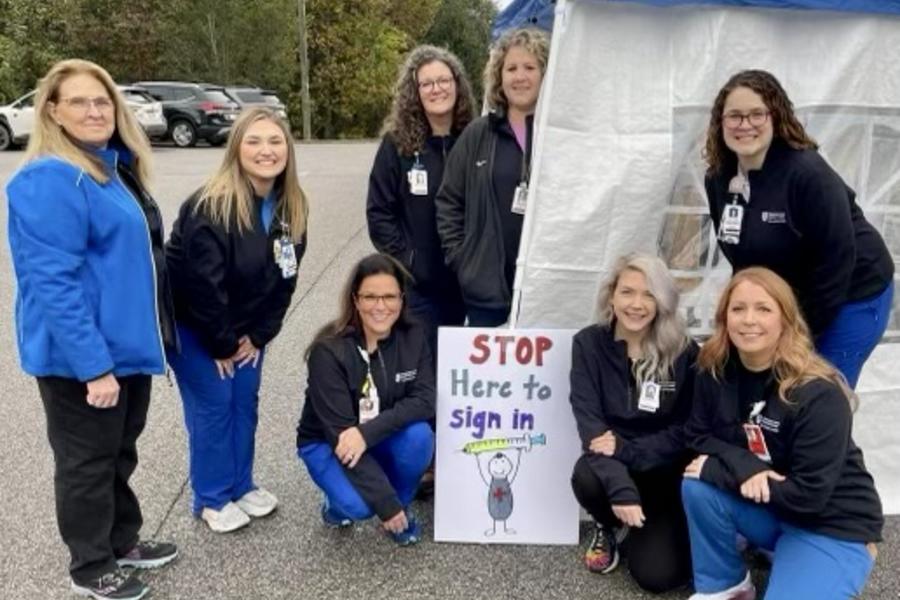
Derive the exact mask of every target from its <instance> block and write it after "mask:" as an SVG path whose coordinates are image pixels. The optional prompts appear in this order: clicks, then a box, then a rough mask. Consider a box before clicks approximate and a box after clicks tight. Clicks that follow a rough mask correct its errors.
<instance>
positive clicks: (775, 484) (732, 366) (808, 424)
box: [685, 359, 884, 543]
mask: <svg viewBox="0 0 900 600" xmlns="http://www.w3.org/2000/svg"><path fill="white" fill-rule="evenodd" d="M748 387H749V388H750V389H749V391H748V390H747V388H748ZM760 400H765V407H764V408H763V409H762V412H761V413H760V415H759V416H758V417H756V418H754V420H753V422H754V423H756V424H758V425H759V426H760V428H761V429H762V432H763V436H764V437H765V440H766V446H767V448H768V451H769V455H770V456H771V459H772V463H771V464H769V463H767V462H764V461H763V460H762V459H760V458H757V456H756V455H755V454H753V453H752V452H750V450H749V449H748V444H747V436H746V434H745V433H744V430H743V424H744V423H747V422H748V417H749V416H750V412H751V407H752V405H753V403H754V402H756V401H760ZM852 421H853V418H852V414H851V411H850V405H849V403H848V402H847V398H846V397H845V396H844V394H843V392H841V390H840V388H839V387H838V386H837V385H835V384H833V383H831V382H829V381H826V380H824V379H814V380H812V381H809V382H807V383H805V384H802V385H800V386H799V387H796V388H794V389H793V390H791V392H790V393H789V394H788V402H784V401H782V400H781V399H779V398H778V389H777V384H776V382H775V381H774V379H773V378H772V377H771V376H768V377H766V378H765V381H764V382H763V383H762V384H761V383H760V379H759V376H758V375H756V376H754V375H751V374H749V373H748V372H747V371H746V369H745V368H744V367H743V366H742V365H741V363H740V361H739V360H737V359H732V360H730V361H729V362H728V363H727V365H726V368H725V372H724V374H723V377H722V380H721V381H716V379H715V378H714V377H713V376H712V374H710V373H709V372H701V373H699V374H698V375H697V383H696V392H695V399H694V409H693V412H692V414H691V418H690V420H689V421H688V424H687V426H686V427H685V435H686V436H687V438H688V444H689V445H690V446H691V448H692V449H693V450H695V451H696V452H697V453H699V454H706V455H708V456H709V458H708V459H707V460H706V462H705V464H704V466H703V470H702V472H701V474H700V477H701V479H702V480H704V481H707V482H709V483H712V484H714V485H716V486H717V487H720V488H722V489H725V490H728V491H731V492H735V493H737V494H739V493H740V485H741V483H743V482H744V481H746V480H747V479H748V478H749V477H751V476H753V475H755V474H756V473H760V472H762V471H765V470H767V469H772V470H774V471H776V472H778V473H780V474H781V475H784V476H785V477H786V478H787V479H786V480H785V481H783V482H779V481H775V480H772V479H770V480H769V490H770V493H771V500H770V501H769V505H768V506H769V507H770V508H771V510H772V511H773V512H774V513H775V514H776V515H778V517H779V518H781V519H784V520H785V521H787V522H788V523H791V524H793V525H795V526H797V527H802V528H804V529H809V530H811V531H814V532H816V533H821V534H824V535H829V536H832V537H836V538H839V539H843V540H848V541H853V542H866V543H867V542H877V541H880V540H881V529H882V526H883V525H884V517H883V516H882V510H881V501H880V500H879V498H878V493H877V492H876V490H875V482H874V481H873V480H872V476H871V475H870V474H869V472H868V471H866V466H865V462H864V461H863V454H862V451H861V450H860V449H859V448H858V447H857V446H856V444H854V443H853V439H852V438H851V430H852V428H853V422H852Z"/></svg>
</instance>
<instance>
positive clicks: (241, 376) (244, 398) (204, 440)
mask: <svg viewBox="0 0 900 600" xmlns="http://www.w3.org/2000/svg"><path fill="white" fill-rule="evenodd" d="M178 337H179V339H180V341H181V353H180V354H176V353H175V352H170V353H169V365H170V366H171V367H172V370H173V371H174V372H175V379H176V381H178V389H179V391H180V392H181V400H182V403H183V404H184V425H185V427H186V429H187V433H188V442H189V455H190V475H191V487H192V488H193V490H194V503H193V511H194V514H195V515H199V514H200V512H201V511H202V510H203V509H204V508H211V509H213V510H221V509H222V507H223V506H225V505H226V504H228V503H229V502H231V501H233V500H237V499H238V498H240V497H241V496H243V495H244V494H246V493H247V492H249V491H251V490H253V489H256V486H255V485H254V484H253V453H254V446H255V437H256V423H257V406H258V404H259V384H260V380H261V376H262V365H263V358H264V356H263V351H262V350H260V357H259V361H258V362H257V364H256V367H254V366H253V365H252V364H247V365H244V366H243V367H241V368H237V367H235V370H234V377H231V378H230V377H228V376H226V377H225V378H224V379H222V378H220V377H219V372H218V371H217V370H216V364H215V362H214V360H213V358H212V356H210V355H209V354H208V353H207V352H206V350H204V349H203V347H202V346H201V345H200V340H199V339H198V338H197V336H196V334H195V333H194V332H193V331H191V330H190V329H189V328H187V327H185V326H183V325H181V324H179V325H178Z"/></svg>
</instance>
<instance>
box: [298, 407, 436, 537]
mask: <svg viewBox="0 0 900 600" xmlns="http://www.w3.org/2000/svg"><path fill="white" fill-rule="evenodd" d="M366 453H368V454H370V455H371V456H372V458H374V459H375V460H376V461H377V462H378V464H379V465H381V468H382V470H383V471H384V474H385V475H386V476H387V478H388V481H390V482H391V485H392V486H393V487H394V491H395V492H396V493H397V499H398V500H399V501H400V504H401V505H403V507H404V508H405V507H407V506H409V503H410V502H412V499H413V496H414V495H415V493H416V488H418V486H419V480H420V479H421V478H422V473H424V472H425V469H427V468H428V465H430V464H431V456H432V454H433V453H434V432H433V431H431V427H430V426H429V425H428V423H425V422H422V421H417V422H415V423H412V424H410V425H407V426H406V427H404V428H403V429H401V430H400V431H398V432H397V433H395V434H394V435H392V436H390V437H388V438H387V439H385V440H383V441H382V442H381V443H379V444H377V445H375V446H373V447H371V448H369V449H367V450H366ZM297 456H299V457H300V460H302V461H303V464H304V465H306V469H307V471H309V476H310V477H311V478H312V480H313V482H314V483H315V484H316V485H317V486H319V489H321V490H322V492H324V494H325V496H326V497H327V498H328V508H329V512H330V513H331V514H332V515H333V516H334V517H336V518H338V519H350V520H351V521H363V520H365V519H368V518H370V517H372V516H373V515H374V514H375V511H373V510H372V509H371V508H370V507H369V505H368V504H366V501H365V500H363V499H362V496H360V495H359V492H357V491H356V488H355V487H353V484H352V483H350V480H349V479H348V478H347V475H346V473H345V472H344V466H343V465H341V463H340V461H339V460H338V459H337V456H335V454H334V450H333V449H332V448H331V446H330V445H329V444H327V443H325V442H310V443H309V444H303V445H302V446H300V447H299V448H297Z"/></svg>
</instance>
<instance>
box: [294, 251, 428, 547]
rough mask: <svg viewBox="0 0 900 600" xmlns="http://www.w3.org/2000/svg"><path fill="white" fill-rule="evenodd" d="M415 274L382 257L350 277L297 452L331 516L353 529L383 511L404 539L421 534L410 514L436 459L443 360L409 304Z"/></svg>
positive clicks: (322, 340) (321, 336) (314, 360)
mask: <svg viewBox="0 0 900 600" xmlns="http://www.w3.org/2000/svg"><path fill="white" fill-rule="evenodd" d="M407 278H408V274H407V273H406V271H405V270H404V269H403V267H402V266H401V265H400V264H399V263H398V262H397V261H396V260H394V259H393V258H391V257H390V256H387V255H385V254H372V255H370V256H368V257H366V258H364V259H362V260H361V261H360V262H359V263H358V264H357V265H356V267H355V268H354V269H353V272H352V273H351V275H350V279H349V280H348V281H347V284H346V286H345V288H344V291H343V294H342V297H341V312H340V316H339V317H338V318H337V319H335V320H334V321H332V322H331V323H329V324H328V325H326V326H325V327H323V328H322V329H321V330H320V331H319V332H318V334H316V336H315V338H314V340H313V342H312V344H311V345H310V347H309V350H308V351H307V361H308V373H309V375H308V377H309V378H308V383H307V388H306V402H305V404H304V406H303V413H302V415H301V417H300V424H299V426H298V427H297V454H298V456H299V457H300V459H301V460H302V461H303V463H304V464H305V465H306V468H307V470H308V471H309V475H310V477H311V478H312V480H313V481H314V482H315V484H316V485H317V486H318V487H319V488H320V489H321V490H322V492H323V494H324V499H323V502H322V505H321V514H322V520H323V521H324V523H325V525H326V526H328V527H346V526H349V525H351V524H352V523H353V522H354V521H360V520H364V519H368V518H370V517H372V516H373V515H375V516H377V517H378V519H379V520H380V521H381V525H382V527H383V529H384V530H385V531H386V532H388V533H389V534H390V535H391V537H392V538H393V539H394V541H396V542H397V543H398V544H400V545H403V546H405V545H408V544H413V543H416V542H418V541H419V536H420V533H419V525H418V523H417V522H416V519H415V517H414V516H413V515H412V514H411V513H410V512H409V511H408V506H409V503H410V501H411V500H412V498H413V495H414V494H415V491H416V487H417V486H418V483H419V478H420V477H421V476H422V473H424V471H425V469H426V468H427V467H428V465H429V464H430V462H431V456H432V453H433V451H434V433H433V432H432V431H431V427H430V426H429V425H428V420H429V419H433V418H434V403H435V397H434V394H435V391H434V366H433V364H432V358H431V349H430V345H429V343H428V340H427V337H426V335H425V332H424V330H423V329H422V327H421V326H420V325H419V324H417V323H415V322H411V321H410V320H409V319H408V317H407V315H406V311H405V307H404V291H405V289H406V284H407Z"/></svg>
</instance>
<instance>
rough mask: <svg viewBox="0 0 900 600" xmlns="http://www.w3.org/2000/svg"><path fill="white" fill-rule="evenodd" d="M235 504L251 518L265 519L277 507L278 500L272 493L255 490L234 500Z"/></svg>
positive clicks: (259, 489)
mask: <svg viewBox="0 0 900 600" xmlns="http://www.w3.org/2000/svg"><path fill="white" fill-rule="evenodd" d="M235 504H237V506H238V508H240V509H241V510H242V511H244V512H245V513H247V514H248V515H250V516H251V517H265V516H266V515H269V514H271V513H272V511H273V510H275V508H276V507H277V506H278V498H276V497H275V494H273V493H272V492H269V491H266V490H264V489H262V488H257V489H255V490H250V491H249V492H247V493H246V494H244V495H243V496H241V497H240V498H239V499H237V500H235Z"/></svg>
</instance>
